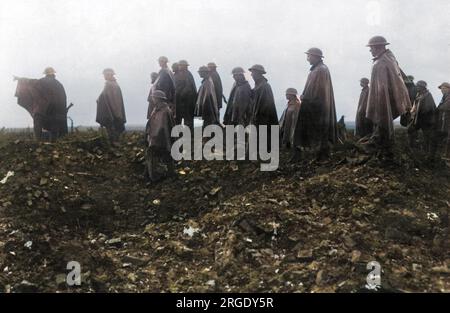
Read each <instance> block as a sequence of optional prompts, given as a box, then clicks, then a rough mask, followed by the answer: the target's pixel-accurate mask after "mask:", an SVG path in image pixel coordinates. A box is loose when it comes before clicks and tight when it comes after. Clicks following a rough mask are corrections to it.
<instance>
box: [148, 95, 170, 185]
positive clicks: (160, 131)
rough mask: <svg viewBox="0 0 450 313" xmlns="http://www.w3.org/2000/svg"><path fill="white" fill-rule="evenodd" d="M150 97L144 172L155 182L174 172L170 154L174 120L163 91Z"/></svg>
mask: <svg viewBox="0 0 450 313" xmlns="http://www.w3.org/2000/svg"><path fill="white" fill-rule="evenodd" d="M152 98H153V99H152V101H153V103H154V104H155V107H154V109H153V111H152V112H151V115H150V119H149V121H148V127H147V143H148V147H147V153H146V174H147V175H148V178H149V179H150V181H151V182H153V183H156V182H158V181H160V180H162V179H163V178H165V177H168V176H172V175H174V174H175V170H174V161H173V159H172V156H171V154H170V152H171V149H172V137H171V132H172V128H173V127H174V126H175V121H174V119H173V116H172V112H171V110H170V108H169V105H168V104H167V98H166V95H165V94H164V92H163V91H161V90H156V91H155V92H154V93H153V94H152Z"/></svg>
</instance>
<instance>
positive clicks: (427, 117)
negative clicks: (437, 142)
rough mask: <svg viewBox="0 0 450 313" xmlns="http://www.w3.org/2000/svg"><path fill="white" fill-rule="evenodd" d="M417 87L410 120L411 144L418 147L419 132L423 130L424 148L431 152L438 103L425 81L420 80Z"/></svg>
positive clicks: (409, 133) (412, 146) (409, 136)
mask: <svg viewBox="0 0 450 313" xmlns="http://www.w3.org/2000/svg"><path fill="white" fill-rule="evenodd" d="M416 89H417V95H416V98H415V99H414V102H413V107H412V109H411V111H410V121H409V124H408V138H409V145H410V147H411V148H413V149H415V148H417V139H418V133H419V131H420V130H422V133H423V138H424V148H425V149H424V150H425V151H426V152H427V153H430V152H431V137H432V134H433V127H434V111H435V110H436V103H435V102H434V99H433V95H432V94H431V93H430V91H429V90H428V88H427V83H426V82H425V81H423V80H419V81H418V82H417V84H416Z"/></svg>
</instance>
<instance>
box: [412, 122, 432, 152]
mask: <svg viewBox="0 0 450 313" xmlns="http://www.w3.org/2000/svg"><path fill="white" fill-rule="evenodd" d="M419 130H422V133H423V140H424V150H425V151H426V152H428V153H430V152H431V138H432V137H433V129H432V128H423V127H419V128H418V127H416V126H414V125H410V126H408V139H409V146H410V147H411V148H417V138H418V136H419Z"/></svg>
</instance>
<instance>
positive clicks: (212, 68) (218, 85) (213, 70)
mask: <svg viewBox="0 0 450 313" xmlns="http://www.w3.org/2000/svg"><path fill="white" fill-rule="evenodd" d="M207 66H208V69H209V75H210V76H211V79H212V81H213V83H214V89H215V91H216V97H217V108H218V110H219V117H220V110H221V109H222V106H223V104H222V103H223V99H224V96H223V87H222V79H221V78H220V75H219V73H218V72H217V65H216V63H214V62H209V63H208V65H207Z"/></svg>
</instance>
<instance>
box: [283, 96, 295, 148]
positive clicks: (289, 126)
mask: <svg viewBox="0 0 450 313" xmlns="http://www.w3.org/2000/svg"><path fill="white" fill-rule="evenodd" d="M286 99H287V100H288V103H287V107H286V109H285V110H284V112H283V115H282V116H281V119H280V136H281V146H286V148H288V149H290V148H291V147H292V145H293V140H294V132H295V122H296V121H297V116H298V112H299V110H300V99H299V97H298V92H297V89H295V88H288V89H287V90H286Z"/></svg>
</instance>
